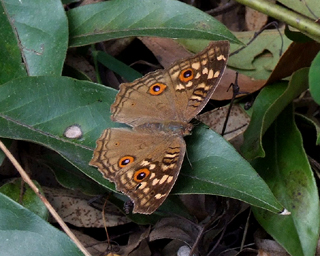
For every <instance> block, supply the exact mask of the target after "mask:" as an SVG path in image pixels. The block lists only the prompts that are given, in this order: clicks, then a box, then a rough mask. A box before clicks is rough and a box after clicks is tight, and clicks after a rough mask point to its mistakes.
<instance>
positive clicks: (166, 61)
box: [139, 37, 192, 68]
mask: <svg viewBox="0 0 320 256" xmlns="http://www.w3.org/2000/svg"><path fill="white" fill-rule="evenodd" d="M139 39H140V40H141V41H142V43H144V45H145V46H146V47H148V49H149V50H150V51H151V52H152V53H153V55H154V56H155V57H156V58H157V60H158V61H159V63H160V64H161V65H162V66H163V67H164V68H167V67H169V66H171V65H172V63H174V62H175V61H177V60H180V59H183V58H187V57H190V56H191V55H192V54H191V53H190V52H189V51H187V50H186V49H185V48H184V47H183V46H182V45H181V44H179V43H177V42H176V41H174V40H173V39H170V38H162V37H141V38H139Z"/></svg>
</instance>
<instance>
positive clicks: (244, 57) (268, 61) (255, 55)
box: [228, 29, 292, 87]
mask: <svg viewBox="0 0 320 256" xmlns="http://www.w3.org/2000/svg"><path fill="white" fill-rule="evenodd" d="M280 32H281V34H282V35H281V34H280V33H279V31H278V30H277V29H270V30H269V29H268V30H265V31H263V33H261V34H260V35H259V36H258V37H256V38H255V40H254V41H253V42H252V43H251V44H250V45H248V46H247V47H246V48H244V49H243V50H241V51H240V52H238V53H237V54H234V55H233V54H231V55H232V56H230V58H229V60H228V66H229V67H231V68H232V69H234V70H236V71H238V72H239V73H241V74H244V75H247V76H249V77H253V78H254V79H268V77H269V76H270V75H271V73H272V70H273V69H274V68H275V66H276V65H277V63H278V62H279V59H280V51H282V52H285V51H286V50H287V49H288V47H289V45H290V44H291V43H292V41H291V40H289V39H288V38H287V37H285V36H284V35H283V31H280ZM235 35H236V36H237V38H239V40H241V41H242V42H244V43H248V42H249V41H250V40H252V38H254V37H255V32H253V31H250V32H237V33H235ZM282 40H283V41H282ZM240 47H241V46H239V44H231V45H230V52H231V53H232V52H234V51H236V50H238V49H239V48H240ZM240 87H241V85H240Z"/></svg>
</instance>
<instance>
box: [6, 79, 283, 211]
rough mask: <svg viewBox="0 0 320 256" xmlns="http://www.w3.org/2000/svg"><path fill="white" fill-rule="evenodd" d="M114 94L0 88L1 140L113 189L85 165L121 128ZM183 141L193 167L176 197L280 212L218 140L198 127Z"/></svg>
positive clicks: (73, 88) (78, 87)
mask: <svg viewBox="0 0 320 256" xmlns="http://www.w3.org/2000/svg"><path fill="white" fill-rule="evenodd" d="M21 85H23V86H21ZM115 94H116V91H115V90H113V89H109V88H106V87H103V86H100V85H98V84H94V83H90V82H84V81H76V80H73V79H70V78H65V77H28V78H22V79H17V80H14V81H11V82H8V83H6V84H4V85H2V86H0V136H1V137H8V138H14V139H22V140H29V141H33V142H36V143H40V144H42V145H45V146H47V147H49V148H52V149H53V150H55V151H57V152H58V153H59V154H61V155H62V156H64V157H65V158H66V159H67V160H68V161H69V162H71V163H72V164H73V165H74V166H76V167H77V168H78V169H80V170H81V171H82V172H84V173H85V174H86V175H87V176H89V177H91V178H92V179H94V180H96V181H97V182H98V183H100V184H102V185H103V186H105V187H108V188H109V189H112V190H114V185H113V184H111V183H110V182H108V181H107V180H106V179H104V178H102V175H101V174H100V173H99V172H98V171H97V169H96V168H93V167H90V166H89V165H88V162H89V161H90V159H91V157H92V151H93V149H94V147H95V141H96V140H97V138H98V137H99V136H100V134H101V133H102V131H103V129H106V128H108V127H114V126H116V125H118V126H119V125H120V124H116V123H112V122H111V121H110V119H109V116H110V114H109V109H110V105H111V104H112V102H113V101H114V97H115ZM71 125H77V126H78V127H80V128H81V130H82V133H83V135H82V137H81V138H80V139H68V138H66V137H64V135H63V134H64V131H65V129H66V128H67V127H69V126H71ZM187 141H188V142H187V143H188V156H189V159H190V161H191V164H192V168H191V169H190V167H188V164H187V165H185V167H184V168H183V169H182V171H181V176H180V178H179V181H178V182H177V188H175V190H174V191H175V193H179V194H189V193H208V194H219V195H223V196H230V197H233V198H237V199H240V200H243V201H246V202H248V203H251V204H253V205H256V206H259V207H263V208H265V209H268V210H270V211H274V212H279V211H281V210H282V206H281V205H280V204H279V203H278V201H277V200H276V199H275V198H274V197H273V195H272V193H271V192H270V190H269V189H268V187H267V186H266V185H265V183H264V182H263V180H262V179H261V178H259V177H257V174H256V173H255V172H254V171H253V169H252V168H251V167H250V165H249V164H248V163H247V162H246V161H245V160H244V159H243V158H241V157H240V156H239V155H238V154H237V153H236V152H235V150H234V149H233V148H232V147H231V146H230V145H229V144H228V143H227V142H226V141H224V140H223V139H221V138H220V136H219V135H217V134H215V133H214V132H213V131H210V130H206V129H204V128H201V127H199V128H197V129H195V131H194V133H193V135H192V136H189V137H188V138H187ZM186 166H187V167H186ZM236 167H239V169H237V168H236ZM180 179H181V181H180ZM247 184H250V186H248V185H247Z"/></svg>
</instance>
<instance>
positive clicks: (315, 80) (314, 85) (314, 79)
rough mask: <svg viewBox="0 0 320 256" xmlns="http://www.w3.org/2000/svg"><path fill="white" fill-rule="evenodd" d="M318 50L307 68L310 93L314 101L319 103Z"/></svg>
mask: <svg viewBox="0 0 320 256" xmlns="http://www.w3.org/2000/svg"><path fill="white" fill-rule="evenodd" d="M319 70H320V52H319V53H318V54H317V56H316V57H315V58H314V60H313V61H312V63H311V66H310V70H309V83H310V93H311V96H312V97H313V99H314V101H315V102H317V103H318V104H320V86H319V81H320V73H319Z"/></svg>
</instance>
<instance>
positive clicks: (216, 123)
mask: <svg viewBox="0 0 320 256" xmlns="http://www.w3.org/2000/svg"><path fill="white" fill-rule="evenodd" d="M228 109H229V106H223V107H220V108H216V109H214V110H211V111H208V112H206V113H204V114H201V115H199V116H198V117H197V119H198V120H199V121H201V122H203V123H204V124H206V125H208V126H209V127H210V128H211V129H213V130H214V131H216V132H217V133H219V134H221V132H222V128H223V125H224V122H225V120H226V117H227V113H228ZM249 122H250V117H249V116H248V114H247V113H246V112H245V111H244V110H243V108H242V107H241V106H239V105H238V104H234V105H233V106H232V108H231V112H230V115H229V119H228V123H227V127H226V131H225V135H224V138H225V139H226V140H228V141H230V140H231V139H234V138H235V137H237V136H239V135H241V134H243V132H244V131H245V130H246V128H247V126H248V124H249Z"/></svg>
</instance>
